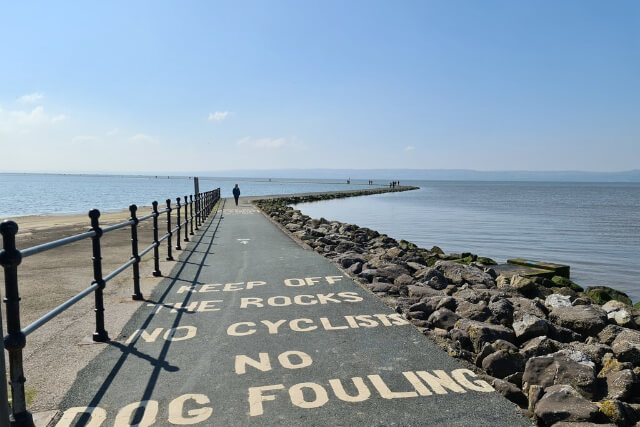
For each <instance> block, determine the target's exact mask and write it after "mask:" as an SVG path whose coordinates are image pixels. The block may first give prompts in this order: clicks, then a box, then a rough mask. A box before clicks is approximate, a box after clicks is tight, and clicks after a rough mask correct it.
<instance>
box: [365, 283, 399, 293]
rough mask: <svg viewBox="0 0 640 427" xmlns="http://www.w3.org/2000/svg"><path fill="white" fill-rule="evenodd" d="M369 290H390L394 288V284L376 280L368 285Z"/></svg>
mask: <svg viewBox="0 0 640 427" xmlns="http://www.w3.org/2000/svg"><path fill="white" fill-rule="evenodd" d="M368 287H369V290H370V291H371V292H385V293H386V292H389V291H390V290H392V289H393V287H394V286H393V285H392V284H391V283H380V282H375V283H371V284H369V285H368Z"/></svg>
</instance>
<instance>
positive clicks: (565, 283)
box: [551, 276, 608, 304]
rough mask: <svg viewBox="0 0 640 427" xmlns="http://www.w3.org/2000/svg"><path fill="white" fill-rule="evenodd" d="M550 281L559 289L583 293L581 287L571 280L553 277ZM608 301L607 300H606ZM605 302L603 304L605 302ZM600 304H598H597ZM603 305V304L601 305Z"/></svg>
mask: <svg viewBox="0 0 640 427" xmlns="http://www.w3.org/2000/svg"><path fill="white" fill-rule="evenodd" d="M551 281H552V282H553V283H555V284H556V285H558V287H560V288H571V289H573V290H574V291H576V292H582V291H584V289H583V288H582V286H580V285H578V284H577V283H576V282H574V281H573V280H569V279H567V278H566V277H562V276H553V278H551ZM607 301H608V300H607ZM607 301H605V302H607ZM599 304H600V303H599ZM602 304H604V303H602Z"/></svg>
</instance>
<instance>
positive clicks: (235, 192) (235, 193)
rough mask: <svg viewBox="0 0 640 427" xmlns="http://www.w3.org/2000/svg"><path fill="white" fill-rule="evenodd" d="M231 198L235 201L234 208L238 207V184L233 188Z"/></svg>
mask: <svg viewBox="0 0 640 427" xmlns="http://www.w3.org/2000/svg"><path fill="white" fill-rule="evenodd" d="M233 198H234V199H236V206H238V199H239V198H240V187H238V184H236V186H235V187H233Z"/></svg>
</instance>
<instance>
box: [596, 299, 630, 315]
mask: <svg viewBox="0 0 640 427" xmlns="http://www.w3.org/2000/svg"><path fill="white" fill-rule="evenodd" d="M602 309H603V310H604V311H606V312H607V313H611V312H612V311H618V310H631V306H630V305H629V304H625V303H623V302H621V301H617V300H611V301H607V302H606V303H604V304H602Z"/></svg>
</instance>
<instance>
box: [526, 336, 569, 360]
mask: <svg viewBox="0 0 640 427" xmlns="http://www.w3.org/2000/svg"><path fill="white" fill-rule="evenodd" d="M562 348H563V344H562V343H561V342H559V341H556V340H553V339H551V338H549V337H546V336H541V337H535V338H532V339H530V340H529V341H527V342H526V343H524V344H523V345H522V348H521V349H520V353H521V354H522V356H524V358H525V359H529V358H531V357H536V356H545V355H547V354H551V353H555V352H557V351H559V350H561V349H562Z"/></svg>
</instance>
